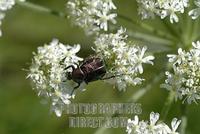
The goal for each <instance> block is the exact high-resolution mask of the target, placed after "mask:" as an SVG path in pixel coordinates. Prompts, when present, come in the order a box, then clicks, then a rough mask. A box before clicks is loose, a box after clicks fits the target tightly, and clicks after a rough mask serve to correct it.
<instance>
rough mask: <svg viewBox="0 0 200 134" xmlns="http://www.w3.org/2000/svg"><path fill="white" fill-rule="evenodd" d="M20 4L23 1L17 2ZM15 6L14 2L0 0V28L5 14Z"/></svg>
mask: <svg viewBox="0 0 200 134" xmlns="http://www.w3.org/2000/svg"><path fill="white" fill-rule="evenodd" d="M19 1H20V2H24V1H25V0H19ZM14 5H15V0H1V1H0V26H1V24H2V21H3V19H4V17H5V12H6V11H7V10H9V9H11V8H12V7H13V6H14ZM1 36H2V31H1V29H0V37H1Z"/></svg>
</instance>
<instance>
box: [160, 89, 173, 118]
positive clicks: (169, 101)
mask: <svg viewBox="0 0 200 134" xmlns="http://www.w3.org/2000/svg"><path fill="white" fill-rule="evenodd" d="M174 96H175V92H174V91H170V93H169V96H168V97H167V100H166V101H165V104H164V107H163V109H162V112H161V115H162V120H163V121H165V119H166V117H167V115H168V113H169V110H170V108H171V105H172V103H173V100H174Z"/></svg>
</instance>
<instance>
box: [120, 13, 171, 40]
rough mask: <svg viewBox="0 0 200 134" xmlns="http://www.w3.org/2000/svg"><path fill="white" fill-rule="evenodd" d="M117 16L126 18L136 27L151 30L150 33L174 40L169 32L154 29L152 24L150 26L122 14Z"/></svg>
mask: <svg viewBox="0 0 200 134" xmlns="http://www.w3.org/2000/svg"><path fill="white" fill-rule="evenodd" d="M118 17H119V18H120V19H123V20H126V21H128V22H131V23H133V24H134V25H136V26H138V27H140V28H142V29H145V30H147V31H149V32H151V33H153V34H155V35H157V36H159V37H162V38H164V39H166V38H167V39H172V40H174V37H173V36H171V35H170V34H167V33H166V32H163V31H160V30H157V29H155V28H154V27H152V26H150V25H148V24H145V23H142V22H138V21H135V20H133V19H130V18H128V17H126V16H123V15H120V14H118Z"/></svg>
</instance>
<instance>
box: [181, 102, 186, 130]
mask: <svg viewBox="0 0 200 134" xmlns="http://www.w3.org/2000/svg"><path fill="white" fill-rule="evenodd" d="M181 112H182V117H181V129H180V133H181V134H186V128H187V116H186V115H187V106H186V104H182V105H181Z"/></svg>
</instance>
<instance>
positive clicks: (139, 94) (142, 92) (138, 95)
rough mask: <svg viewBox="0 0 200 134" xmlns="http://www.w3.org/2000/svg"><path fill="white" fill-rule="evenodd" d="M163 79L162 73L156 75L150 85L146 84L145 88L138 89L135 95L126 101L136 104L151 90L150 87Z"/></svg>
mask: <svg viewBox="0 0 200 134" xmlns="http://www.w3.org/2000/svg"><path fill="white" fill-rule="evenodd" d="M162 78H163V72H161V73H160V74H158V76H156V77H155V78H154V79H153V81H151V82H150V83H151V84H148V85H147V86H146V87H144V88H142V89H139V90H138V91H137V92H136V93H134V94H133V96H131V98H130V99H129V100H128V102H137V101H138V100H139V99H140V98H142V96H144V95H145V94H146V93H147V92H148V91H149V90H151V89H152V86H154V85H155V84H156V83H158V82H159V81H160V80H161V79H162Z"/></svg>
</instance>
